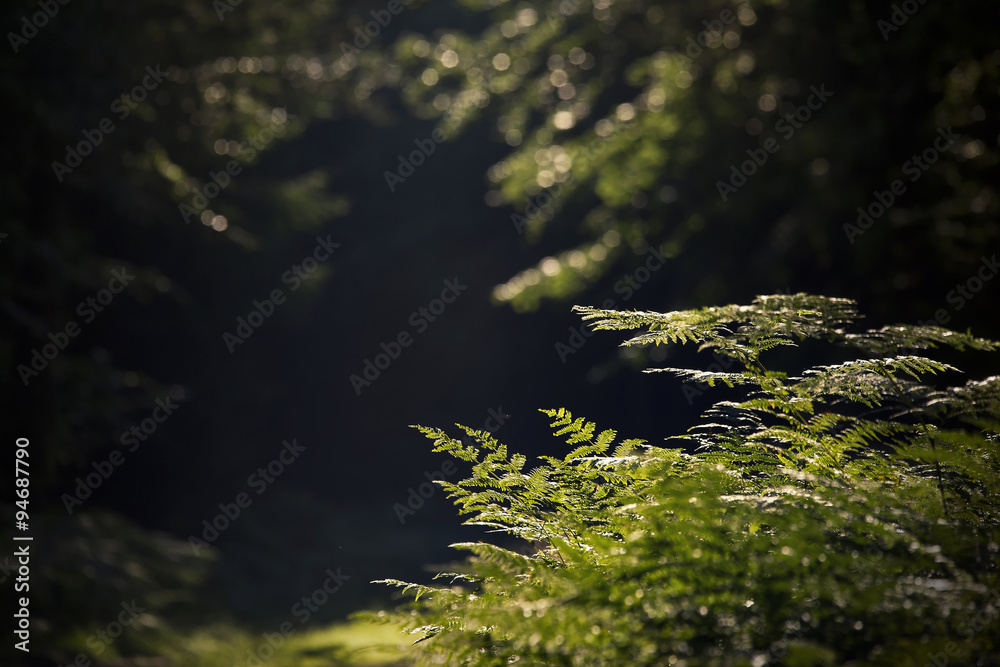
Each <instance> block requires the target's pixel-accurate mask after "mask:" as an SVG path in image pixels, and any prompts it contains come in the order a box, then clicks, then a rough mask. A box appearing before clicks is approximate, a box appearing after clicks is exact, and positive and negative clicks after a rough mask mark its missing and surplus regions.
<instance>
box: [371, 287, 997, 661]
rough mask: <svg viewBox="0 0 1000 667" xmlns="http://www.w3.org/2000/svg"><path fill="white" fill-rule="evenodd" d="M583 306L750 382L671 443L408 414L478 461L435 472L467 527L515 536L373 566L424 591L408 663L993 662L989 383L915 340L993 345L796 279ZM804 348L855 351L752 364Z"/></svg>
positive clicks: (598, 323)
mask: <svg viewBox="0 0 1000 667" xmlns="http://www.w3.org/2000/svg"><path fill="white" fill-rule="evenodd" d="M577 310H578V311H579V312H581V313H582V314H583V317H584V318H585V319H587V320H591V321H592V322H593V325H594V326H595V327H596V328H597V329H608V330H633V329H645V331H644V332H643V333H640V334H638V335H636V336H634V337H632V338H630V339H628V340H627V341H626V342H625V343H624V344H625V345H650V344H653V345H659V344H670V343H681V344H686V343H695V344H698V345H699V347H700V349H701V350H711V351H713V352H715V353H717V354H719V355H723V356H725V357H729V358H731V359H733V360H734V361H736V362H738V370H734V372H730V373H707V372H700V371H694V370H688V369H675V368H664V369H650V370H652V371H664V372H670V373H675V374H679V375H681V376H683V377H685V378H687V379H689V380H690V381H695V382H705V383H708V384H713V385H714V384H716V383H721V384H725V385H728V386H729V387H733V388H734V387H739V388H740V390H741V391H742V393H743V395H742V396H741V397H740V398H738V399H733V400H722V401H719V402H717V403H716V404H715V405H714V406H713V407H712V408H711V409H710V410H708V411H707V412H706V413H705V415H704V419H705V421H704V422H703V423H701V424H699V425H697V426H696V427H694V428H692V429H691V430H690V431H689V432H688V433H687V434H685V435H683V436H679V437H678V438H676V439H675V441H676V442H677V443H678V445H679V446H678V447H657V446H652V445H648V444H645V443H642V442H641V441H637V440H618V435H617V433H616V432H615V431H613V430H604V431H599V430H598V429H597V427H596V425H595V424H594V423H592V422H588V421H585V420H584V419H582V418H578V417H577V418H574V417H573V415H571V414H570V412H568V411H567V410H545V411H543V412H545V414H547V415H548V416H550V417H551V418H552V419H553V421H552V426H553V427H554V428H555V429H556V431H555V435H557V436H566V442H567V443H568V444H569V445H571V446H572V447H573V449H572V451H570V452H569V453H568V454H567V455H566V456H565V457H562V458H558V457H552V456H543V457H542V463H541V464H540V465H538V466H537V467H534V468H531V469H529V470H525V465H526V458H525V457H524V456H522V455H520V454H511V453H509V452H508V450H507V447H506V446H505V445H503V444H501V443H500V442H498V441H497V440H496V439H494V438H492V437H491V436H490V435H489V434H487V433H485V432H482V431H476V430H473V429H469V428H465V427H462V430H463V431H464V432H465V433H466V434H467V435H468V436H471V437H472V438H473V439H474V441H475V444H472V445H463V443H462V442H461V441H460V440H457V439H455V438H452V437H450V436H449V435H447V434H446V433H445V432H444V431H442V430H439V429H432V428H424V427H418V428H419V429H420V431H421V432H422V433H424V434H425V435H426V436H427V437H429V438H430V439H431V440H433V441H434V450H435V451H438V452H445V453H447V454H450V455H451V456H454V457H455V458H457V459H459V460H460V461H464V462H468V463H471V464H473V465H472V472H471V475H470V476H469V477H468V478H467V479H464V480H462V481H459V482H456V483H450V482H444V481H442V482H438V483H439V484H441V486H442V487H444V488H445V489H446V490H447V492H448V493H449V495H450V497H451V498H453V499H454V500H455V502H456V504H457V505H458V506H459V507H460V508H461V513H463V514H469V515H471V517H470V518H469V519H467V521H466V523H467V524H469V525H475V526H485V527H488V528H490V529H493V530H495V531H497V532H501V533H505V534H507V535H509V536H513V537H514V538H516V540H517V544H518V545H519V546H513V545H506V544H492V543H486V542H474V543H463V544H456V545H453V546H455V547H456V548H458V549H461V550H463V551H468V552H470V553H471V554H472V555H471V556H470V557H469V558H468V559H467V560H465V561H464V562H463V563H462V564H461V565H460V566H459V567H457V568H456V570H455V571H453V572H444V573H441V574H440V575H438V577H439V578H443V579H446V580H448V581H449V584H450V585H448V586H428V585H420V584H413V583H406V582H401V581H397V580H386V581H385V582H386V583H389V584H393V585H396V586H399V587H401V588H402V590H403V592H404V593H406V594H409V595H412V596H413V598H414V600H413V602H412V603H411V604H410V605H408V606H407V607H403V608H401V609H400V610H399V611H398V612H397V613H396V614H395V615H389V616H387V618H391V619H393V620H394V621H395V622H398V623H403V624H405V625H406V627H407V628H408V629H409V631H410V632H412V633H414V634H416V635H417V636H418V637H419V639H420V640H421V645H422V646H424V647H426V649H425V651H424V652H423V653H422V654H421V660H422V662H420V663H419V664H449V665H484V666H485V665H507V664H514V663H518V664H529V665H557V664H558V665H667V664H677V665H690V666H693V665H753V666H755V667H761V666H762V665H768V664H782V665H845V664H856V665H861V664H866V665H868V664H871V665H874V664H878V665H904V664H919V665H923V664H928V663H929V662H931V661H932V660H934V659H935V658H934V657H933V656H937V659H938V660H939V662H938V663H935V664H945V663H943V662H940V660H944V661H946V662H947V661H952V662H951V663H950V664H995V662H996V661H997V660H998V659H1000V640H998V638H1000V576H998V574H1000V572H998V570H997V552H998V550H1000V476H998V473H1000V447H998V445H1000V441H998V434H1000V377H990V378H987V379H984V380H969V381H967V382H966V383H965V384H962V385H959V386H954V387H951V386H949V387H935V386H934V385H931V384H928V383H927V380H928V378H929V377H931V376H937V375H942V374H947V373H950V372H953V371H955V369H954V368H953V367H952V366H950V365H949V364H946V363H942V362H939V361H935V360H933V359H930V358H927V357H925V356H921V355H918V354H910V352H914V351H925V350H927V349H929V348H936V347H939V346H945V347H951V348H955V349H956V350H959V351H961V350H977V351H993V350H996V349H997V348H998V347H1000V345H998V344H997V343H995V342H993V341H989V340H985V339H981V338H976V337H974V336H972V335H969V334H960V333H955V332H951V331H948V330H946V329H942V328H939V327H917V326H892V327H883V328H879V329H874V330H867V331H853V329H852V325H853V324H854V323H855V321H856V320H857V319H858V315H857V313H856V311H855V308H854V304H853V303H852V302H851V301H849V300H846V299H832V298H823V297H816V296H809V295H805V294H795V295H774V296H767V297H759V298H758V299H756V300H755V301H754V302H753V303H752V304H751V305H747V306H727V307H723V308H701V309H696V310H688V311H680V312H672V313H666V314H661V313H652V312H617V311H609V310H598V309H594V308H580V307H578V308H577ZM816 342H818V343H820V344H822V345H824V346H832V347H833V348H834V349H835V350H837V351H840V352H843V350H840V348H844V349H846V350H847V351H849V352H851V355H849V356H848V357H847V358H846V359H841V360H839V362H838V363H833V364H830V365H822V366H814V367H811V368H808V369H805V370H803V371H801V372H799V374H797V375H792V374H789V373H786V372H783V371H779V370H774V369H773V368H768V367H765V365H764V363H765V359H767V361H768V364H769V365H771V359H772V358H775V359H777V360H778V361H779V362H781V361H782V359H781V355H780V352H781V350H780V349H778V348H780V347H782V346H799V345H803V344H807V343H808V344H812V343H816ZM784 361H785V363H788V359H785V360H784ZM686 450H687V451H686ZM383 616H384V615H383ZM977 660H980V661H981V662H978V663H977V662H976V661H977ZM911 661H912V662H911Z"/></svg>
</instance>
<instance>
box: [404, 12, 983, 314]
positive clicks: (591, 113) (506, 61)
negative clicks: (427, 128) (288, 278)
mask: <svg viewBox="0 0 1000 667" xmlns="http://www.w3.org/2000/svg"><path fill="white" fill-rule="evenodd" d="M463 4H465V5H466V6H468V7H469V9H470V14H473V13H475V15H474V16H475V18H476V19H478V20H477V21H476V22H475V23H474V24H473V25H475V26H476V28H475V29H471V30H470V29H467V28H465V26H460V25H459V26H455V25H447V26H444V27H440V28H438V29H437V30H436V31H434V32H433V33H430V34H415V33H411V34H405V35H403V36H402V37H401V38H400V39H399V40H398V41H397V43H396V45H395V56H396V60H397V62H399V63H400V65H401V67H402V69H403V74H404V75H403V76H402V77H400V80H399V81H400V83H399V86H400V88H401V89H402V91H403V94H404V95H405V97H406V99H407V100H409V102H410V104H411V106H412V107H413V109H414V110H415V111H416V113H418V114H420V115H424V116H428V117H439V118H440V119H441V123H442V126H443V127H444V128H445V129H446V130H447V131H448V132H450V133H452V134H457V133H458V132H459V131H460V130H461V129H463V128H465V127H467V126H469V125H470V124H471V123H472V122H473V121H476V120H481V121H482V122H483V124H484V125H487V126H488V129H489V130H490V131H491V132H492V133H493V136H494V139H495V141H496V143H497V144H499V145H500V146H501V150H504V151H505V153H504V156H503V157H502V159H498V160H497V161H496V162H495V164H494V165H493V166H492V167H490V168H489V170H488V172H487V173H486V181H487V184H488V187H489V191H488V193H487V196H486V197H487V202H488V203H490V204H491V205H494V206H504V207H505V208H506V207H510V208H506V212H507V213H509V214H510V215H511V220H512V222H513V227H514V229H515V230H517V232H519V233H523V234H524V236H525V238H526V239H527V240H529V241H530V242H531V243H533V244H534V246H535V247H532V248H527V247H526V248H525V250H526V254H528V253H530V255H529V256H530V257H531V259H530V260H529V261H528V262H526V263H525V265H524V268H523V269H522V270H521V271H519V272H518V273H517V274H516V275H514V276H511V277H510V278H509V279H508V280H507V281H506V282H504V283H503V284H501V285H498V286H497V288H496V289H495V290H494V297H495V299H496V300H497V301H498V302H500V303H506V304H510V305H511V306H512V307H513V308H515V309H517V310H533V309H536V308H538V307H539V306H540V305H541V304H542V303H544V302H545V301H546V300H556V301H565V300H567V299H569V298H573V297H576V298H579V297H580V295H583V294H592V293H593V292H595V291H597V290H598V289H600V288H602V287H606V286H608V285H610V284H612V283H614V281H615V278H616V277H618V276H620V275H621V273H622V272H623V271H632V270H633V269H634V268H635V264H636V258H635V256H634V253H633V252H632V251H633V250H635V254H641V253H642V252H643V251H644V247H645V243H647V242H648V243H649V244H653V245H655V246H656V247H657V248H658V249H659V250H660V251H661V252H663V253H664V254H665V255H666V256H668V257H670V258H672V260H673V261H672V262H671V263H670V266H669V267H668V268H667V270H665V271H663V272H662V273H660V274H658V276H657V279H658V280H659V281H661V284H662V287H661V289H662V290H663V294H661V296H662V297H666V300H667V302H669V303H684V302H686V301H693V302H712V301H716V300H719V299H724V298H731V297H729V296H728V294H727V293H726V290H727V289H731V288H729V287H727V286H730V285H734V284H742V283H745V282H746V281H747V279H748V275H747V271H746V268H747V265H748V264H749V265H751V266H752V267H753V274H752V276H751V277H750V279H751V280H756V281H758V284H759V285H761V286H759V287H758V288H757V292H758V293H759V292H760V291H763V290H775V289H781V288H784V287H786V286H788V285H789V284H793V285H802V283H805V282H807V281H808V280H810V279H815V276H811V274H812V273H813V271H815V269H816V268H817V267H822V268H824V269H827V270H832V269H833V268H834V267H836V268H837V269H838V275H837V277H836V278H831V277H830V275H829V273H825V274H824V275H823V276H822V278H820V280H822V281H825V282H826V283H827V284H828V285H829V284H830V283H832V284H833V285H844V284H846V285H850V286H851V287H850V288H849V289H848V290H847V291H848V292H849V293H861V290H860V289H856V287H858V286H860V285H864V286H865V287H866V288H868V289H866V290H865V293H866V294H867V293H870V297H869V298H871V299H872V300H874V301H875V302H876V303H877V304H878V311H879V312H890V309H891V308H892V307H893V306H894V305H896V304H897V303H898V301H897V299H896V293H897V292H898V291H899V290H900V289H901V288H900V285H909V286H911V287H917V286H929V285H930V284H934V278H936V277H937V276H935V277H934V278H932V277H929V276H925V275H924V273H925V272H922V271H921V270H920V268H919V267H920V266H921V262H929V263H930V264H931V265H933V266H935V267H937V268H938V269H939V273H940V274H941V275H940V277H941V278H944V276H945V275H947V276H948V278H952V277H954V278H955V279H961V278H964V277H965V276H967V275H969V274H970V273H971V272H972V271H974V270H975V266H976V264H977V263H978V261H979V257H980V254H981V253H982V252H984V251H986V252H991V250H990V249H991V248H994V247H995V246H996V239H997V227H996V224H995V217H996V213H997V211H998V210H1000V209H998V206H1000V204H998V202H1000V198H998V197H997V193H996V188H995V186H994V184H995V182H996V165H997V145H996V141H995V139H996V134H997V127H996V123H995V122H993V121H990V120H986V119H990V118H993V117H994V116H992V115H991V114H990V111H989V110H990V109H991V107H992V105H993V103H992V100H993V99H994V94H993V91H995V89H996V87H997V84H998V83H1000V58H998V53H997V51H996V43H995V40H994V39H993V35H992V33H991V32H990V31H989V30H988V29H983V28H982V26H983V25H984V22H987V24H992V22H994V21H995V11H994V9H993V8H992V7H987V6H985V5H983V3H979V2H974V1H970V0H962V1H960V2H954V3H949V4H948V5H943V4H939V5H937V6H935V5H933V4H931V3H927V4H920V5H919V10H918V11H917V12H916V13H915V14H914V15H913V16H907V20H906V22H905V25H903V26H902V27H901V28H897V26H896V25H894V24H891V23H889V21H888V19H889V15H890V14H891V13H892V11H893V8H892V7H890V6H889V5H881V4H877V3H849V2H848V3H833V4H831V3H821V2H787V0H753V1H752V2H730V1H728V0H711V1H709V2H704V1H701V2H694V1H681V2H670V3H664V2H656V1H651V0H619V1H616V2H613V1H610V0H594V1H593V2H582V1H581V0H542V1H540V2H532V3H526V2H500V1H494V0H489V1H485V2H484V1H482V0H467V1H466V2H464V3H463ZM483 14H486V15H487V16H488V21H483V20H482V16H483ZM895 20H898V19H895ZM470 22H471V21H470ZM883 24H884V25H889V28H888V30H887V29H886V28H884V25H883ZM479 26H482V28H480V27H479ZM706 29H707V30H706ZM817 89H822V90H825V91H828V92H829V93H831V96H830V97H827V98H826V100H825V101H824V102H822V103H820V104H817V100H816V99H813V100H812V102H810V104H812V111H810V110H809V109H806V108H805V107H804V105H805V104H806V103H807V102H808V101H809V100H810V95H812V94H813V90H817ZM824 96H825V95H824ZM797 108H800V109H802V110H801V111H799V112H798V113H799V120H802V118H805V119H806V120H805V121H804V122H799V120H795V118H794V117H793V118H792V122H791V123H790V122H789V121H788V120H787V118H788V117H789V115H791V114H793V113H795V111H796V109H797ZM898 118H906V119H907V122H905V123H900V122H896V121H895V119H898ZM859 119H864V120H859ZM946 127H947V128H951V129H952V130H953V131H954V132H955V133H956V134H958V135H960V138H959V139H958V140H957V141H956V142H955V143H954V145H952V146H951V147H950V148H949V149H947V150H946V151H945V153H944V155H942V156H941V158H940V160H938V159H937V158H934V159H935V161H937V164H936V165H935V166H934V167H932V168H930V170H921V171H919V175H918V176H917V178H919V179H920V181H919V183H918V184H917V186H913V185H911V183H912V179H911V177H912V176H913V175H914V174H913V173H910V172H909V171H908V170H906V169H905V166H906V164H907V163H908V161H909V160H911V159H912V158H913V157H914V156H917V155H919V154H920V153H921V152H922V151H923V150H924V149H925V148H927V147H928V146H931V145H932V142H933V141H934V140H935V138H936V137H937V136H938V135H937V133H938V130H939V129H943V128H946ZM768 140H773V141H776V142H777V145H778V150H777V151H776V152H774V153H773V154H770V155H767V156H765V157H766V162H765V163H764V164H762V165H759V167H758V166H754V165H753V164H752V163H751V165H750V167H751V168H749V169H745V171H746V172H748V173H750V174H751V175H750V177H749V178H748V179H746V181H747V182H746V184H745V185H742V184H740V183H739V182H737V184H736V188H735V189H736V190H738V191H736V192H734V191H732V190H733V187H732V184H731V180H732V179H733V178H734V177H733V175H732V171H731V170H732V169H736V168H739V166H740V165H741V164H742V163H743V162H744V161H746V160H748V159H749V157H748V153H747V152H748V151H758V150H760V149H761V147H762V146H763V145H764V143H765V142H766V141H768ZM760 161H761V160H760V159H759V158H758V162H760ZM909 164H910V167H911V168H913V163H912V162H910V163H909ZM740 178H742V176H741V177H740ZM895 179H900V180H901V182H902V183H903V185H904V189H905V190H906V192H905V200H904V199H903V198H902V197H900V198H897V201H899V202H902V203H901V205H900V206H898V207H897V210H894V211H892V215H891V216H890V217H891V221H890V220H886V219H880V220H876V224H875V225H874V226H873V227H872V228H871V229H868V230H866V231H864V232H863V233H864V236H861V237H858V236H855V234H856V233H857V232H861V231H862V230H861V229H858V228H856V227H855V229H853V230H851V229H849V227H850V226H856V222H855V221H856V220H857V219H858V213H857V211H856V210H855V209H856V208H857V207H858V206H868V204H869V203H870V202H872V201H874V200H873V191H874V190H876V189H877V190H878V191H880V192H881V191H885V190H886V189H887V188H888V186H889V184H890V183H891V182H892V181H893V180H895ZM738 180H739V178H737V179H736V181H738ZM720 183H724V184H726V187H727V188H728V189H726V188H720V185H719V184H720ZM880 215H881V214H880ZM890 222H891V224H890ZM945 230H947V231H945ZM510 233H511V234H514V233H515V231H514V230H511V231H510ZM901 234H906V243H905V244H903V243H899V239H898V238H897V237H898V236H899V235H901ZM916 248H919V249H920V250H919V253H917V254H914V251H915V249H916ZM731 256H739V257H742V258H744V259H743V260H741V261H740V262H732V263H730V262H718V261H714V260H715V259H716V258H719V257H731ZM709 260H713V261H709ZM841 267H843V270H839V269H840V268H841ZM949 282H952V281H951V280H941V282H940V284H939V285H938V287H937V288H935V289H933V290H932V292H937V291H938V289H939V288H940V287H943V286H944V285H946V284H948V283H949ZM749 289H753V287H752V286H751V287H750V288H749ZM810 289H815V288H810ZM944 291H946V289H945V290H942V291H941V293H942V294H943V293H944ZM753 293H754V292H747V296H749V294H753ZM931 298H932V299H935V300H937V299H938V298H939V297H937V296H936V295H934V296H933V297H931ZM588 300H590V301H592V302H597V299H596V298H594V299H588ZM931 307H933V308H936V307H937V305H936V302H931V303H926V304H923V305H922V308H931ZM932 312H933V311H932Z"/></svg>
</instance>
